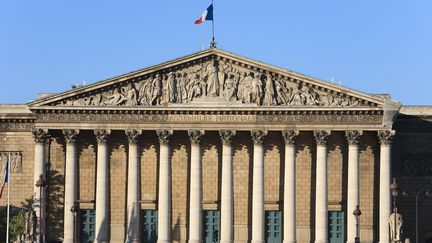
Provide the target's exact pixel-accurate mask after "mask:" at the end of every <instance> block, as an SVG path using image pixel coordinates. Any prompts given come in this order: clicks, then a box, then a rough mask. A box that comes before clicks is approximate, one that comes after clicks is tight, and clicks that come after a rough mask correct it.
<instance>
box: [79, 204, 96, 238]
mask: <svg viewBox="0 0 432 243" xmlns="http://www.w3.org/2000/svg"><path fill="white" fill-rule="evenodd" d="M80 217H81V222H80V229H81V231H80V242H83V243H90V242H93V241H94V240H95V220H96V218H95V210H94V209H81V210H80Z"/></svg>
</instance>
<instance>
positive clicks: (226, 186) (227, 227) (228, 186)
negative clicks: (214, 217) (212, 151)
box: [219, 130, 236, 243]
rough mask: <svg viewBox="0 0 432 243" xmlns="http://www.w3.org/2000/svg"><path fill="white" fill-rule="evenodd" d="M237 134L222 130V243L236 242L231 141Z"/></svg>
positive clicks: (220, 132)
mask: <svg viewBox="0 0 432 243" xmlns="http://www.w3.org/2000/svg"><path fill="white" fill-rule="evenodd" d="M235 134H236V132H235V131H233V130H221V131H219V135H220V137H221V141H222V192H221V227H220V230H221V234H220V242H221V243H232V242H233V240H234V223H233V222H234V218H233V217H234V216H233V213H234V211H233V167H232V148H231V141H232V138H233V137H234V136H235Z"/></svg>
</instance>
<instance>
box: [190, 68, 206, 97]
mask: <svg viewBox="0 0 432 243" xmlns="http://www.w3.org/2000/svg"><path fill="white" fill-rule="evenodd" d="M204 85H205V84H204V83H203V82H202V81H201V79H200V76H199V74H195V77H194V79H193V80H192V82H190V83H189V94H188V97H189V101H191V100H192V99H193V98H199V97H201V96H202V95H203V93H204Z"/></svg>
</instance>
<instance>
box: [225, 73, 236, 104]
mask: <svg viewBox="0 0 432 243" xmlns="http://www.w3.org/2000/svg"><path fill="white" fill-rule="evenodd" d="M236 95H237V79H236V77H235V76H234V74H230V75H229V77H228V78H227V80H226V81H225V84H224V91H223V96H224V98H225V100H227V101H232V100H235V99H236V98H237V97H236Z"/></svg>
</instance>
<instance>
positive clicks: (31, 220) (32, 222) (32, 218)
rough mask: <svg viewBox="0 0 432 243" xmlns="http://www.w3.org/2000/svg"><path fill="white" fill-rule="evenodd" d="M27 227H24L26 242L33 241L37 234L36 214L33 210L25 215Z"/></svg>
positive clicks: (29, 210)
mask: <svg viewBox="0 0 432 243" xmlns="http://www.w3.org/2000/svg"><path fill="white" fill-rule="evenodd" d="M24 220H25V227H24V240H25V241H26V242H27V241H32V240H33V239H34V236H35V232H36V220H37V219H36V213H35V211H33V210H32V209H28V210H27V211H26V212H25V213H24Z"/></svg>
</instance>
